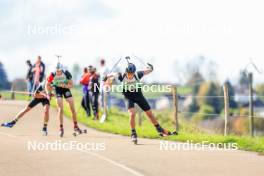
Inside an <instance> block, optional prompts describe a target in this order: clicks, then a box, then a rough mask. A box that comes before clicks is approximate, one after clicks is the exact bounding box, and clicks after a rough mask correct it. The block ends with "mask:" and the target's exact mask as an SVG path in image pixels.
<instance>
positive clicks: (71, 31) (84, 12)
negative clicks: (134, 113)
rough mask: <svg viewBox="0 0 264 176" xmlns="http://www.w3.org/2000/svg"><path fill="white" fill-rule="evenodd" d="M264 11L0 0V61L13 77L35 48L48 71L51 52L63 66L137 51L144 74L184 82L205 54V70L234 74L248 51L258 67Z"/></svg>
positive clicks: (153, 1) (252, 6) (257, 5)
mask: <svg viewBox="0 0 264 176" xmlns="http://www.w3.org/2000/svg"><path fill="white" fill-rule="evenodd" d="M263 16H264V11H263V2H261V1H260V0H259V1H257V0H215V1H212V0H199V1H197V0H184V1H182V0H131V1H130V0H68V1H65V0H45V1H36V0H0V61H1V62H3V64H4V66H5V68H6V70H7V73H8V76H9V78H10V79H11V80H12V79H14V78H18V77H23V76H24V75H25V73H26V65H25V60H27V59H30V60H32V61H33V60H34V59H35V58H36V56H38V55H41V56H42V58H43V60H44V61H45V63H46V64H47V67H48V70H50V71H51V70H52V69H53V68H54V66H53V65H55V63H56V61H57V59H56V57H55V55H56V54H58V55H62V59H61V62H62V63H63V64H64V65H65V66H67V67H69V68H70V67H72V65H73V64H74V63H79V64H80V65H81V66H87V65H90V64H95V65H96V64H98V59H99V58H102V57H103V58H105V59H106V61H107V63H108V65H109V67H110V68H111V66H112V65H113V64H114V63H115V62H116V61H117V60H118V59H119V58H121V57H125V56H127V55H130V56H133V55H135V56H138V57H140V58H142V60H143V61H144V62H151V63H152V64H153V65H154V68H155V71H154V73H153V74H152V76H149V78H148V80H150V81H161V82H176V83H183V82H185V81H186V79H184V78H185V77H184V74H186V73H185V72H183V68H184V67H185V65H186V63H195V62H197V60H198V61H199V59H198V58H201V57H203V58H206V59H207V60H211V61H210V62H209V61H208V63H212V62H213V63H215V65H212V67H210V64H208V63H207V67H203V68H202V71H203V72H206V71H207V68H211V69H214V70H215V71H216V72H217V74H218V80H219V81H220V82H223V81H224V80H226V79H230V80H232V81H234V82H235V81H236V79H237V78H238V74H239V71H240V70H241V69H244V68H245V66H246V65H247V64H248V62H249V60H250V58H251V59H252V60H253V61H254V62H255V63H256V65H257V66H258V67H259V68H260V69H263V70H264V61H263V58H264V52H263V47H264V34H263V31H264V21H263ZM132 60H134V61H133V62H136V63H137V66H138V68H139V69H141V68H143V64H141V63H140V62H139V61H138V60H137V59H135V58H134V59H133V58H132ZM122 62H123V63H121V64H120V67H122V68H123V67H124V66H125V61H124V60H123V61H122ZM249 70H250V71H251V70H252V71H253V72H254V73H256V74H255V75H254V76H255V80H256V82H263V79H262V78H263V74H259V73H257V72H256V71H254V70H253V68H252V67H251V68H249Z"/></svg>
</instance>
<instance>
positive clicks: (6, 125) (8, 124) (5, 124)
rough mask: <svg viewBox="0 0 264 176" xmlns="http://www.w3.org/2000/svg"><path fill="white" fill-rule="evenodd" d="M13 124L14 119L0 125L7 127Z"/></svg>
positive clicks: (14, 122)
mask: <svg viewBox="0 0 264 176" xmlns="http://www.w3.org/2000/svg"><path fill="white" fill-rule="evenodd" d="M15 124H16V121H11V122H6V123H3V124H2V125H1V126H2V127H7V128H12V127H13V126H14V125H15Z"/></svg>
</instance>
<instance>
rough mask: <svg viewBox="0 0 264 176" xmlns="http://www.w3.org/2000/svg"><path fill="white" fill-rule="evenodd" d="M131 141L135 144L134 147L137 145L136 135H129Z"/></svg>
mask: <svg viewBox="0 0 264 176" xmlns="http://www.w3.org/2000/svg"><path fill="white" fill-rule="evenodd" d="M131 141H132V142H133V143H134V144H135V145H137V142H138V141H137V134H136V133H132V134H131Z"/></svg>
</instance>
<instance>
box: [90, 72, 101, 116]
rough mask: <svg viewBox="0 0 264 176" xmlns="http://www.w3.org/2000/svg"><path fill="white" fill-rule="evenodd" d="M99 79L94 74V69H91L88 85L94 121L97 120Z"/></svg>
mask: <svg viewBox="0 0 264 176" xmlns="http://www.w3.org/2000/svg"><path fill="white" fill-rule="evenodd" d="M99 78H100V76H99V75H98V74H97V73H96V68H94V67H92V69H91V76H90V83H89V93H90V97H91V103H92V108H93V115H94V120H98V119H99V114H98V105H99V104H98V98H99V95H100V83H99Z"/></svg>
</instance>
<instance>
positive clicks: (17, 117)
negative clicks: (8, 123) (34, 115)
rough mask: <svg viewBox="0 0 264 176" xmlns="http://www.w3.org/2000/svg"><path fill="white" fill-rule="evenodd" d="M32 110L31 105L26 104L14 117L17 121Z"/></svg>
mask: <svg viewBox="0 0 264 176" xmlns="http://www.w3.org/2000/svg"><path fill="white" fill-rule="evenodd" d="M30 110H31V107H29V106H26V107H25V108H24V109H23V110H22V111H20V112H19V113H18V114H17V115H16V116H15V118H14V120H15V121H18V120H19V119H21V118H22V117H23V116H24V115H25V114H26V113H27V112H29V111H30Z"/></svg>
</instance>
